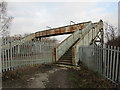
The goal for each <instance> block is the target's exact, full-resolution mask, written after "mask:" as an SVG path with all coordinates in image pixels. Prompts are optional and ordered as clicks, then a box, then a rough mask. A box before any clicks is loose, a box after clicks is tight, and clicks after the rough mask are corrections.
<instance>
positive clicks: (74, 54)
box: [54, 20, 103, 65]
mask: <svg viewBox="0 0 120 90" xmlns="http://www.w3.org/2000/svg"><path fill="white" fill-rule="evenodd" d="M99 32H102V34H101V38H102V39H103V21H102V20H100V21H99V22H97V23H92V22H89V23H88V25H87V26H86V27H85V28H83V29H82V30H76V31H75V32H74V33H73V34H71V35H70V36H69V37H68V38H66V39H65V40H64V41H63V42H61V43H60V44H59V45H58V46H57V47H56V48H55V49H54V63H57V64H66V65H77V63H78V61H79V54H80V53H79V47H80V46H82V45H90V44H91V43H94V41H95V39H96V37H97V36H98V33H99ZM102 41H103V40H102Z"/></svg>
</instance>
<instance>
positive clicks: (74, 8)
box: [8, 1, 118, 40]
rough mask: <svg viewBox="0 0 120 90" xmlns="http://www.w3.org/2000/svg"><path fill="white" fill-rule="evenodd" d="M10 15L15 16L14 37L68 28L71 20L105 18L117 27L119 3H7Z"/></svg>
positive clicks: (82, 20) (13, 22)
mask: <svg viewBox="0 0 120 90" xmlns="http://www.w3.org/2000/svg"><path fill="white" fill-rule="evenodd" d="M8 15H9V16H13V17H14V19H13V21H12V26H11V29H10V31H11V35H14V34H24V33H34V32H36V31H42V30H45V29H47V28H46V26H50V27H52V28H55V27H60V26H65V25H69V24H70V21H71V20H72V21H74V22H75V23H80V22H86V21H92V22H96V21H99V20H100V19H102V20H103V21H106V22H109V23H110V24H112V25H114V26H116V27H117V26H118V25H117V24H118V2H117V1H116V2H99V1H95V2H38V1H37V2H33V1H32V2H8ZM65 37H66V36H65V35H64V36H62V38H61V36H59V37H57V38H58V39H59V40H60V39H64V38H65Z"/></svg>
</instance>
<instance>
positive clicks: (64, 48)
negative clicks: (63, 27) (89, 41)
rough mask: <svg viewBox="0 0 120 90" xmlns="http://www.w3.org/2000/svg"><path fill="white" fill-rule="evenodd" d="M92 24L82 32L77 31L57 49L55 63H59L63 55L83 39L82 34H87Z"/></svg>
mask: <svg viewBox="0 0 120 90" xmlns="http://www.w3.org/2000/svg"><path fill="white" fill-rule="evenodd" d="M91 25H92V23H91V22H89V23H88V24H87V26H86V27H85V28H84V29H82V30H76V31H75V32H74V33H73V34H71V35H70V36H69V37H68V38H67V39H65V40H64V41H63V42H62V43H61V44H59V45H58V46H57V47H56V48H55V61H58V60H59V59H60V58H61V56H62V55H64V54H65V52H66V51H67V50H68V49H69V48H70V47H71V46H72V45H73V44H74V43H75V42H76V41H77V40H79V38H80V37H81V35H82V34H81V33H85V32H86V31H87V30H88V29H89V28H90V27H91Z"/></svg>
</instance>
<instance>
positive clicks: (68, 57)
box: [57, 48, 72, 65]
mask: <svg viewBox="0 0 120 90" xmlns="http://www.w3.org/2000/svg"><path fill="white" fill-rule="evenodd" d="M57 64H64V65H72V48H70V49H69V50H68V51H67V52H66V53H65V54H64V55H63V56H62V57H61V58H60V59H59V61H58V62H57Z"/></svg>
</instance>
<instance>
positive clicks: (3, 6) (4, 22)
mask: <svg viewBox="0 0 120 90" xmlns="http://www.w3.org/2000/svg"><path fill="white" fill-rule="evenodd" d="M12 19H13V17H11V16H7V2H4V1H2V2H0V33H1V35H2V37H3V42H4V43H3V44H6V43H7V37H8V36H9V34H10V32H9V27H10V24H11V21H12Z"/></svg>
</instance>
